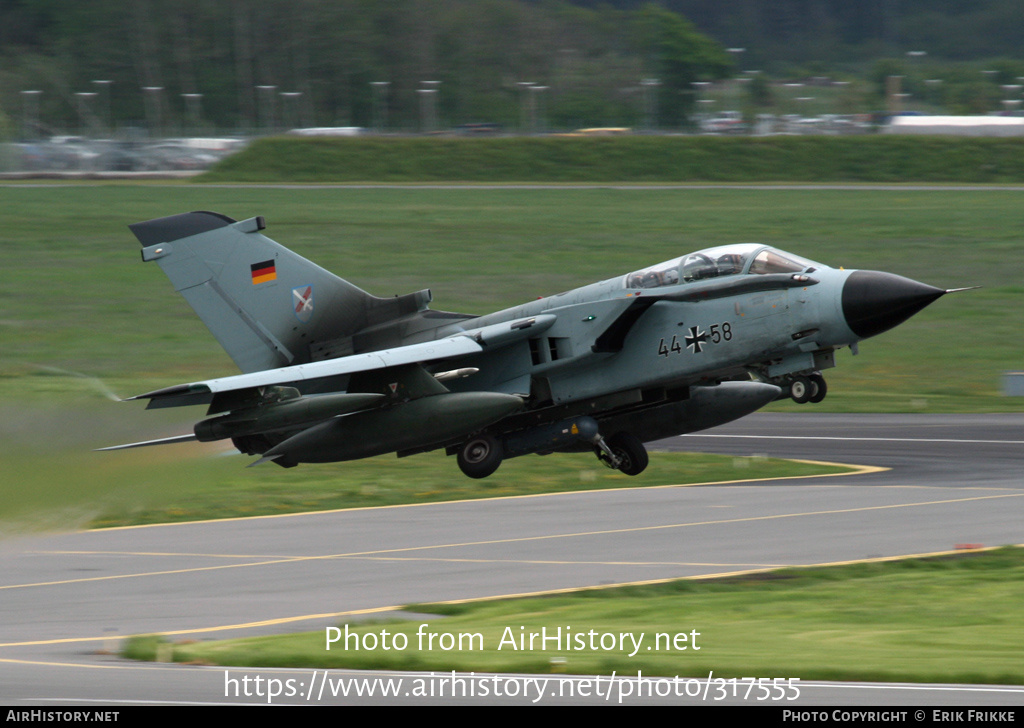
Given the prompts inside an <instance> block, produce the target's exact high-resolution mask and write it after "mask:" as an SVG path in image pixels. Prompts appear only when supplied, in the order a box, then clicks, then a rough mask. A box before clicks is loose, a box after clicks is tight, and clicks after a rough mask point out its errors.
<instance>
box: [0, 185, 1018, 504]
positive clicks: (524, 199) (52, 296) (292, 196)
mask: <svg viewBox="0 0 1024 728" xmlns="http://www.w3.org/2000/svg"><path fill="white" fill-rule="evenodd" d="M1021 195H1022V193H1020V192H1015V191H1005V190H999V189H985V190H976V191H955V190H949V191H915V190H910V189H907V190H897V191H876V190H867V189H852V190H792V189H791V190H755V189H744V188H724V189H661V190H659V189H628V188H627V189H602V188H587V189H567V188H555V189H521V188H520V189H472V188H469V189H452V190H444V189H411V188H390V189H352V188H260V187H253V188H247V187H223V188H222V187H209V186H196V185H187V184H179V185H157V184H85V185H73V184H68V185H55V186H42V185H39V186H33V185H23V186H4V187H0V196H2V199H3V220H4V229H3V233H2V237H0V245H2V251H3V253H4V260H5V263H6V270H5V275H4V276H3V277H0V302H2V303H0V337H2V360H0V397H2V399H0V402H2V404H0V441H2V442H3V444H2V445H0V458H3V460H4V463H5V465H7V466H8V467H7V468H6V474H7V475H8V476H11V477H7V478H5V483H10V484H11V485H9V486H8V490H9V492H13V493H14V496H11V497H8V498H6V499H5V501H6V502H8V503H14V504H15V505H16V506H17V508H15V510H17V509H21V508H22V507H23V506H25V505H26V504H30V503H40V504H47V505H53V504H54V503H63V502H64V500H65V496H61V495H59V493H61V492H64V493H65V494H66V496H67V500H68V501H69V503H74V504H75V508H76V509H77V508H79V506H80V505H81V504H82V502H83V500H84V501H85V502H92V500H94V499H93V498H92V496H93V495H95V496H96V497H97V498H99V497H100V495H103V496H104V498H106V496H109V495H111V494H113V493H118V492H122V485H121V481H122V480H125V479H127V480H128V481H130V482H131V483H132V485H131V486H125V487H127V488H128V489H130V491H131V494H132V496H131V497H125V503H127V505H126V506H125V507H124V508H121V509H120V510H118V509H117V508H114V511H110V512H107V511H103V512H106V513H107V515H108V516H110V517H111V518H112V519H114V520H110V521H107V522H123V519H124V518H125V517H129V518H149V519H151V518H153V517H158V516H155V515H153V514H150V516H145V515H140V514H139V513H138V512H137V505H138V502H139V501H140V500H141V501H146V502H148V501H149V498H148V497H145V498H136V497H135V496H136V495H139V494H144V493H146V492H152V493H166V492H168V491H170V492H176V487H175V486H174V485H173V484H172V482H171V481H175V479H178V480H183V481H187V482H192V481H197V482H204V483H209V484H210V485H211V488H212V490H214V491H216V490H217V488H218V487H221V488H223V487H224V486H225V485H226V484H227V483H234V484H236V485H238V484H239V483H249V484H253V483H263V484H264V485H266V481H265V480H263V479H266V478H270V477H271V476H270V475H264V474H259V475H257V474H255V473H256V472H257V471H259V470H261V469H257V471H252V470H244V469H242V467H241V463H242V460H241V459H232V458H229V459H214V460H212V461H207V460H202V459H200V460H198V461H194V462H193V461H189V460H188V459H187V458H185V459H184V460H185V462H182V457H181V453H183V452H186V451H185V450H181V449H178V447H176V446H169V447H166V448H158V449H153V448H150V449H147V450H143V451H135V453H131V454H129V453H123V452H122V453H104V454H94V453H90V452H87V451H88V450H89V449H91V448H93V447H99V446H103V445H108V444H113V443H118V442H126V441H132V440H135V439H143V438H149V437H160V436H165V435H171V434H178V433H181V432H187V431H188V430H189V429H190V427H191V424H192V423H193V422H194V421H195V420H196V419H198V418H199V417H201V416H202V413H201V411H200V410H198V409H195V410H194V411H193V408H182V409H176V410H160V411H153V412H145V411H143V408H142V405H141V404H139V403H129V404H119V403H114V402H109V401H107V400H105V399H103V397H102V396H101V391H102V390H104V389H105V388H106V389H111V390H113V391H114V392H116V393H117V394H118V395H120V396H128V395H131V394H137V393H139V392H143V391H148V390H151V389H154V388H157V387H160V386H165V385H169V384H175V383H178V382H183V381H190V380H194V379H200V378H208V377H211V376H219V375H226V374H232V373H234V372H235V369H234V366H233V364H231V362H230V361H229V360H228V358H227V357H226V355H225V354H224V353H223V352H222V351H221V350H220V348H219V346H218V345H217V344H216V342H215V341H214V340H213V338H212V337H211V336H210V335H209V333H208V332H207V331H206V329H205V328H204V327H203V326H202V324H201V322H200V321H199V320H198V319H197V318H196V317H195V315H194V314H193V313H192V311H191V310H190V309H189V308H188V306H187V305H186V304H185V303H184V301H183V300H182V299H180V298H179V297H178V296H177V294H175V293H174V291H173V290H172V289H171V286H170V285H169V284H168V282H167V281H166V279H165V278H164V276H163V274H162V273H161V272H160V271H159V270H158V269H157V268H156V267H155V266H150V265H144V264H142V263H141V262H140V260H139V258H138V244H137V242H136V241H135V240H134V238H133V236H132V235H131V233H130V232H129V231H128V229H127V227H126V226H127V224H128V223H131V222H136V221H140V220H145V219H150V218H153V217H159V216H163V215H167V214H172V213H175V212H180V211H184V210H192V209H212V210H216V211H219V212H223V213H225V214H228V215H231V216H233V217H236V218H238V219H243V218H245V217H248V216H252V215H256V214H261V215H264V216H265V217H266V219H267V223H268V230H267V233H268V234H269V235H270V236H271V237H273V238H275V239H277V240H279V241H280V242H282V243H284V244H286V245H288V246H289V247H292V248H293V249H295V250H297V251H298V252H300V253H301V254H303V255H305V256H307V257H309V258H311V259H312V260H314V261H316V262H318V263H320V264H321V265H323V266H324V267H326V268H327V269H329V270H332V271H335V272H337V273H338V274H340V275H343V276H345V277H346V278H349V279H350V280H352V281H353V282H354V283H356V284H357V285H360V286H362V287H364V288H366V289H367V290H369V291H371V292H373V293H376V294H378V295H391V294H395V293H406V292H410V291H414V290H418V289H420V288H425V287H428V286H429V287H431V288H432V289H433V291H434V301H435V303H434V307H435V308H440V309H447V310H456V311H468V312H471V313H483V312H488V311H493V310H496V309H499V308H502V307H505V306H509V305H513V304H515V303H518V302H522V301H524V300H529V299H531V298H534V297H536V296H539V295H547V294H551V293H556V292H558V291H562V290H566V289H569V288H572V287H575V286H578V285H582V284H585V283H588V282H591V281H594V280H599V279H602V278H607V277H611V276H615V275H618V274H622V273H624V272H627V271H630V270H634V269H636V268H639V267H641V266H644V265H647V264H650V263H653V262H657V261H660V260H665V259H668V258H671V257H675V256H678V255H680V254H682V253H683V252H686V251H690V250H695V249H698V248H701V247H706V246H709V245H716V244H721V243H729V242H740V241H763V242H766V243H771V244H774V245H777V246H779V247H782V248H783V249H787V250H791V251H793V252H795V253H798V254H800V255H803V256H807V257H810V258H812V259H816V260H819V261H822V262H824V263H826V264H830V265H844V266H846V267H863V268H873V269H879V270H888V271H892V272H896V273H899V274H902V275H906V276H910V277H912V278H916V279H919V280H922V281H925V282H928V283H931V284H933V285H938V286H943V287H956V286H966V285H976V284H980V285H983V286H984V288H983V289H982V290H980V291H972V292H968V293H963V294H957V295H956V296H951V297H948V298H945V299H943V300H940V301H938V302H937V303H935V304H933V305H932V306H931V307H929V308H928V309H926V310H925V311H923V312H922V313H921V314H919V315H918V316H916V317H914V318H913V319H911V320H910V321H908V322H907V323H905V324H904V325H902V326H901V327H900V328H898V329H897V330H895V331H892V332H889V333H887V334H884V335H882V336H881V337H879V338H878V339H876V340H869V341H867V342H864V343H863V344H862V345H861V355H860V356H858V357H852V356H851V355H850V352H848V351H845V350H844V351H841V352H839V354H838V355H837V363H838V367H837V368H836V369H834V370H832V371H830V372H829V373H828V374H829V383H830V393H829V397H828V399H827V400H826V401H825V402H824V403H822V404H821V405H818V408H819V410H822V409H824V410H831V411H890V412H891V411H927V412H957V411H960V412H963V411H976V412H994V411H1022V410H1024V401H1022V400H1021V399H1010V398H1006V397H1003V396H1001V395H1000V393H999V384H1000V375H1001V373H1002V371H1003V370H1007V369H1019V368H1021V367H1022V365H1024V339H1022V335H1021V331H1022V330H1024V307H1021V306H1020V305H1019V302H1020V299H1021V294H1022V293H1024V281H1022V274H1021V270H1022V269H1021V262H1020V259H1021V252H1022V249H1021V245H1020V242H1019V230H1020V229H1021V228H1022V222H1024V208H1022V207H1021V205H1020V204H1019V203H1020V199H1021ZM68 372H77V373H80V374H85V375H88V377H93V378H95V379H89V378H84V377H82V376H72V375H70V374H68ZM774 407H776V408H782V409H793V410H796V409H797V406H796V405H791V404H784V403H780V404H777V405H774ZM179 447H180V446H179ZM40 457H45V458H47V464H46V466H45V467H39V466H38V465H37V464H35V463H38V459H39V458H40ZM392 460H393V459H392ZM406 462H408V463H412V464H413V465H414V466H415V465H422V466H423V467H427V466H429V467H431V468H436V469H435V470H434V477H436V478H438V479H439V482H447V481H449V480H450V478H451V475H452V468H451V465H452V463H451V462H448V461H446V460H445V459H443V458H439V459H437V465H436V466H435V465H430V463H432V462H433V461H432V460H430V459H423V458H422V457H417V458H413V459H411V460H410V461H406ZM522 462H523V463H527V464H530V465H531V467H532V464H533V463H537V464H538V467H539V468H540V470H541V471H544V470H545V469H546V468H547V467H553V466H552V465H549V464H548V461H544V460H541V459H537V458H526V459H524V460H523V461H522ZM585 462H586V465H585V466H578V465H570V466H569V469H568V473H569V475H570V478H569V479H570V480H571V479H572V478H576V481H577V485H579V476H578V473H579V472H580V471H581V469H586V468H590V467H591V465H592V463H591V459H590V458H586V459H585ZM204 463H206V464H204ZM228 463H230V465H228ZM62 464H63V465H62ZM516 465H517V467H518V463H517V464H516ZM725 466H726V467H725V473H724V475H721V477H719V476H712V477H713V479H728V478H729V477H731V476H729V475H728V470H729V468H731V467H732V466H731V463H730V462H726V463H725ZM396 467H397V465H396ZM175 469H176V470H175ZM307 469H308V471H309V474H310V475H309V476H303V478H304V477H316V476H314V475H313V474H324V475H325V476H326V477H325V478H324V479H325V480H327V481H330V482H332V483H334V484H335V485H336V486H339V490H341V491H343V492H350V491H351V489H349V488H348V486H346V487H344V488H341V487H340V484H339V483H338V482H337V481H336V480H335V478H336V477H337V476H338V475H340V474H344V473H346V472H348V473H353V476H352V483H356V484H358V483H362V482H364V477H363V476H362V475H361V474H359V473H358V472H357V469H356V468H355V467H354V466H330V467H325V466H311V467H310V466H307V467H304V468H300V469H299V470H298V471H293V472H300V473H301V472H302V471H304V470H307ZM558 469H559V468H555V470H558ZM171 470H173V472H174V473H175V475H174V476H167V477H165V476H164V473H167V472H168V471H171ZM269 470H270V471H271V472H275V471H277V469H276V468H270V469H269ZM186 472H187V473H189V474H185V473H186ZM15 473H17V474H18V475H17V478H15V477H13V475H14V474H15ZM61 473H63V475H61ZM69 474H73V476H74V477H70V476H69ZM292 477H293V478H297V479H299V478H300V476H292ZM643 477H644V478H647V477H648V476H647V475H645V476H643ZM641 481H642V482H637V483H636V484H637V485H642V484H650V483H652V482H654V481H651V480H643V478H642V479H641ZM659 482H672V480H671V479H669V480H668V481H659ZM19 483H20V484H21V485H20V486H19V485H18V484H19ZM36 484H42V486H45V487H36ZM54 487H56V488H57V490H56V492H55V491H53V490H52V488H54ZM361 487H362V486H356V485H353V486H352V488H354V489H355V490H360V489H361ZM62 489H63V490H62ZM432 489H434V488H433V487H430V488H425V489H423V490H425V491H430V490H432ZM72 493H73V494H74V495H75V496H78V497H70V494H72ZM122 495H124V494H123V492H122ZM81 496H86V497H84V498H83V497H81ZM449 497H450V496H449ZM116 500H117V499H116V498H115V501H116ZM213 500H215V501H216V500H219V499H218V498H214V499H213ZM286 500H289V502H290V503H291V504H292V505H291V506H288V507H289V509H291V508H295V507H296V505H295V504H296V503H306V502H308V503H315V504H316V505H315V506H313V505H309V506H306V507H337V502H336V501H333V502H331V503H325V502H324V501H323V500H322V499H321V498H320V497H312V498H310V499H305V500H304V499H301V498H300V499H298V500H297V501H296V500H295V499H286ZM369 502H370V503H373V502H378V501H373V500H372V499H371V501H369ZM359 503H360V504H367V502H366V501H359ZM160 507H161V508H169V509H171V510H175V508H176V507H175V506H174V504H173V503H166V502H164V503H163V504H162V505H161V506H160ZM268 507H269V508H271V509H273V508H276V507H284V506H277V505H274V504H270V505H268ZM217 508H218V509H219V508H220V506H217ZM0 510H2V506H0ZM101 510H102V509H101ZM177 510H178V511H181V510H182V509H180V508H179V509H177ZM115 511H116V512H115ZM184 511H187V512H189V513H190V516H189V517H197V516H196V514H195V513H194V512H192V511H191V510H190V509H184ZM76 512H77V511H76ZM90 513H92V514H93V515H95V513H96V511H95V509H93V510H92V511H90ZM128 513H131V514H133V515H130V516H128V515H127V514H128ZM164 516H166V512H165V513H164ZM164 516H159V517H164ZM179 517H183V516H181V515H180V514H179ZM76 518H78V517H77V516H76ZM76 522H77V521H76Z"/></svg>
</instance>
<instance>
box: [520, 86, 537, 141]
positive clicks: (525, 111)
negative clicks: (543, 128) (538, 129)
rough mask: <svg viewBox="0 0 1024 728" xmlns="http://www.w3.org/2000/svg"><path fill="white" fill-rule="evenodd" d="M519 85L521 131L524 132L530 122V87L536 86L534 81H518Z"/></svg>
mask: <svg viewBox="0 0 1024 728" xmlns="http://www.w3.org/2000/svg"><path fill="white" fill-rule="evenodd" d="M516 86H518V87H519V133H520V134H522V133H524V132H525V131H526V130H527V128H528V126H529V123H530V103H529V99H530V89H531V88H532V87H533V86H534V82H533V81H518V82H516Z"/></svg>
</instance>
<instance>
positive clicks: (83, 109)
mask: <svg viewBox="0 0 1024 728" xmlns="http://www.w3.org/2000/svg"><path fill="white" fill-rule="evenodd" d="M94 98H96V92H95V91H76V92H75V101H76V105H77V106H78V118H79V121H80V122H81V127H80V130H81V133H82V136H89V133H90V132H91V131H94V130H95V129H96V128H97V127H98V126H99V125H98V124H97V123H96V115H95V114H94V113H92V110H90V109H89V102H90V101H91V100H92V99H94Z"/></svg>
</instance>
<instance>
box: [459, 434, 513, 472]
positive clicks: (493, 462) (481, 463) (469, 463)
mask: <svg viewBox="0 0 1024 728" xmlns="http://www.w3.org/2000/svg"><path fill="white" fill-rule="evenodd" d="M503 457H504V452H503V450H502V447H501V442H499V441H498V439H497V438H496V437H493V436H491V435H477V436H476V437H473V438H471V439H470V440H468V441H467V442H466V444H465V445H463V446H462V448H461V449H460V450H459V454H458V457H457V458H456V459H457V460H458V463H459V469H460V470H462V472H463V473H465V474H466V475H468V476H469V477H470V478H486V477H487V476H488V475H490V474H491V473H493V472H494V471H495V470H497V469H498V466H499V465H501V460H502V458H503Z"/></svg>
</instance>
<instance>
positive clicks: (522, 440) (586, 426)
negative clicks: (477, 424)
mask: <svg viewBox="0 0 1024 728" xmlns="http://www.w3.org/2000/svg"><path fill="white" fill-rule="evenodd" d="M563 425H565V427H564V428H563V427H562V426H563ZM552 429H553V430H560V429H565V432H566V433H567V434H566V435H565V437H563V438H562V440H561V442H560V443H559V444H560V445H561V446H562V447H552V441H551V438H549V437H544V436H543V435H544V434H545V433H546V432H549V431H551V430H552ZM537 432H539V433H540V435H541V436H540V437H539V438H537V439H534V433H531V432H527V433H526V434H525V435H522V434H520V435H516V434H512V435H509V436H506V437H504V438H502V439H499V438H497V437H495V436H494V435H489V434H480V435H474V436H473V437H471V438H470V439H469V440H467V441H466V442H465V443H463V444H462V446H461V447H459V449H458V451H457V455H458V457H457V458H456V459H457V460H458V463H459V469H460V470H461V471H462V472H463V473H465V474H466V475H468V476H469V477H470V478H486V477H487V476H488V475H491V474H492V473H493V472H494V471H495V470H497V469H498V466H499V465H501V461H502V459H504V458H505V457H506V456H508V457H517V456H519V455H525V454H527V453H531V452H537V453H544V452H551V451H552V450H558V449H575V448H573V447H572V445H573V444H574V443H578V444H579V445H583V444H584V443H590V445H592V446H593V448H594V452H595V453H596V454H597V459H598V460H600V461H601V462H602V463H604V464H605V465H607V466H608V467H609V468H612V469H613V470H620V471H622V472H623V473H625V474H626V475H639V474H640V473H642V472H643V471H644V468H646V467H647V449H646V448H645V447H644V444H643V443H642V442H641V441H640V439H639V438H638V437H637V436H636V435H633V434H631V433H629V432H619V433H616V434H615V435H612V436H611V437H609V438H608V439H607V440H605V439H604V438H603V437H602V436H601V435H600V434H599V432H598V425H597V422H595V421H594V420H593V419H592V418H589V417H582V418H576V419H575V421H573V420H571V419H570V420H568V421H566V422H562V423H557V424H555V425H552V426H548V428H547V429H540V430H538V431H537ZM538 443H539V444H538ZM567 445H568V446H569V447H568V448H567V447H565V446H567ZM576 451H577V452H578V451H579V450H576Z"/></svg>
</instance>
